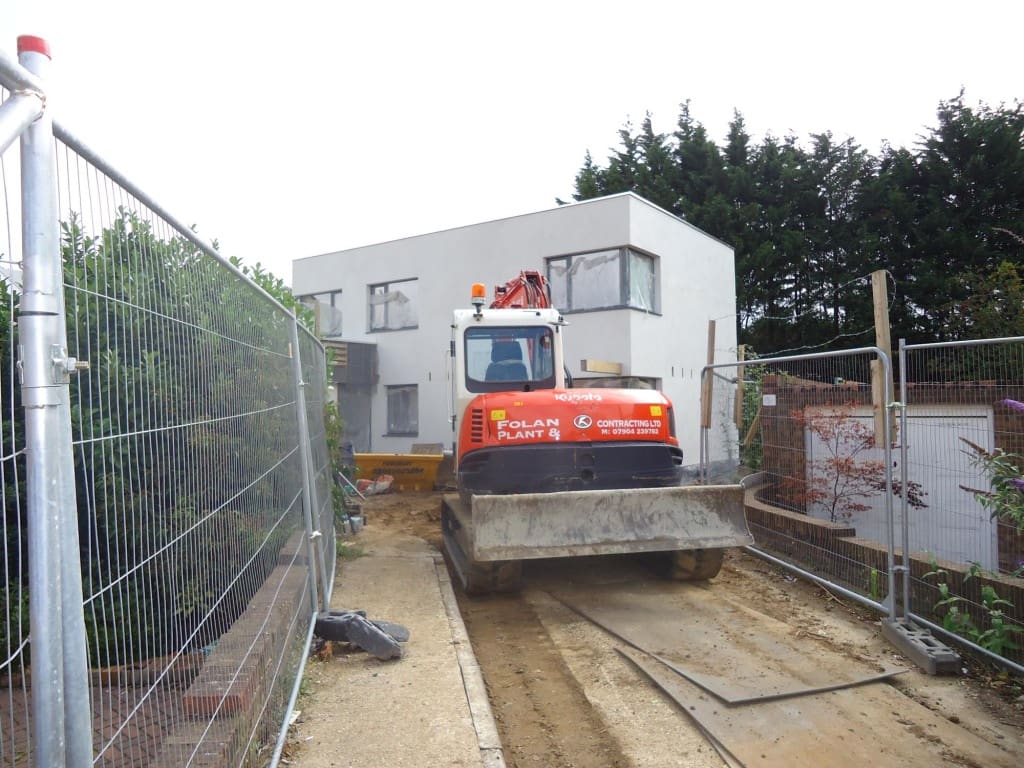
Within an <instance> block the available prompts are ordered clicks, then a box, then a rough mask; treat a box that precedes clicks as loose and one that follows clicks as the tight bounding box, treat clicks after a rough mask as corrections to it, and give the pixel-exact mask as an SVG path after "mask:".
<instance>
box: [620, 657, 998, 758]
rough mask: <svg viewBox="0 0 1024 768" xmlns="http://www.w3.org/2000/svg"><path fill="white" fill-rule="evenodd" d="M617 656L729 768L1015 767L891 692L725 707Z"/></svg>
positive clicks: (682, 681)
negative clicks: (668, 701)
mask: <svg viewBox="0 0 1024 768" xmlns="http://www.w3.org/2000/svg"><path fill="white" fill-rule="evenodd" d="M620 652H621V653H622V655H623V656H625V657H626V658H628V659H629V660H630V661H631V662H633V664H634V665H636V666H637V667H638V668H639V669H640V670H641V671H642V672H643V673H644V674H645V675H646V676H647V677H648V678H650V679H651V681H652V682H654V683H655V685H657V686H658V687H659V688H661V689H662V690H663V691H664V692H665V693H667V694H668V695H669V696H670V697H671V698H672V699H674V700H675V702H676V703H677V704H678V705H679V706H680V708H681V709H682V710H683V711H684V712H685V713H686V715H687V716H689V717H690V719H691V720H693V722H694V723H695V724H696V725H697V727H698V728H699V729H700V731H701V733H703V734H704V736H705V738H707V739H708V741H709V742H710V743H711V744H712V746H714V747H715V749H716V750H717V751H718V753H719V755H720V756H721V757H722V759H723V761H724V762H725V763H726V765H728V766H730V768H734V767H737V766H739V767H743V766H759V767H760V768H830V767H831V766H837V767H839V766H871V767H872V768H890V767H891V768H908V767H913V768H917V767H918V766H920V768H934V766H939V765H964V766H976V765H984V766H986V767H987V768H997V767H998V768H1017V765H1016V761H1015V760H1014V759H1013V757H1012V756H1010V755H1007V754H1006V753H1005V752H1003V751H1001V750H999V749H998V748H997V747H996V746H994V745H992V744H989V743H988V742H986V741H984V740H983V739H980V738H978V737H977V736H975V735H974V734H972V733H970V732H969V731H967V730H965V729H963V728H961V727H960V726H959V725H955V724H953V723H950V722H949V721H948V720H946V719H945V718H943V717H940V716H939V715H937V714H935V713H934V712H931V711H930V710H928V709H926V708H925V707H923V706H921V705H920V704H918V703H916V702H915V701H913V700H911V699H909V698H907V697H906V696H904V695H903V694H902V693H900V692H899V691H898V690H896V689H895V688H893V687H892V686H890V685H884V684H880V683H874V684H871V685H865V686H860V687H857V688H851V689H846V690H838V691H832V692H829V693H818V694H814V695H810V696H803V697H800V698H789V699H783V700H775V701H767V702H760V703H756V704H748V705H743V706H728V705H723V704H722V703H721V702H720V701H718V700H717V699H715V698H714V697H712V696H711V695H709V694H708V692H707V691H705V690H703V689H702V688H701V687H699V686H697V685H694V684H693V683H691V682H690V681H689V680H687V679H686V678H684V677H682V676H680V675H677V674H675V673H674V672H673V671H672V670H670V669H668V668H667V667H665V666H664V665H663V664H660V663H659V662H657V661H655V660H654V659H652V658H650V657H648V656H646V655H644V654H643V653H640V652H638V651H636V650H634V649H632V648H626V649H620ZM883 745H884V746H883Z"/></svg>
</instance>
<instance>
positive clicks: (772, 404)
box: [705, 338, 1024, 664]
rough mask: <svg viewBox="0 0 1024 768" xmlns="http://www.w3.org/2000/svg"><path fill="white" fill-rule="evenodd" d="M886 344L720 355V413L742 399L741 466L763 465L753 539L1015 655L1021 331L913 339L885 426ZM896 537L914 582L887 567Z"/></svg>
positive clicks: (1022, 586)
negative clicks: (880, 371) (878, 389)
mask: <svg viewBox="0 0 1024 768" xmlns="http://www.w3.org/2000/svg"><path fill="white" fill-rule="evenodd" d="M875 358H876V354H875V353H874V352H873V351H871V350H866V351H853V352H850V353H824V354H822V355H819V356H799V357H797V358H775V359H771V358H768V359H762V360H758V361H751V362H748V363H746V364H744V365H742V366H739V367H737V368H732V367H729V366H719V367H717V368H716V374H717V375H716V377H715V383H714V385H713V386H712V387H711V392H712V394H713V397H714V399H715V402H716V404H715V406H714V407H713V408H712V411H711V412H712V413H720V412H721V411H722V410H723V409H724V408H725V407H726V405H727V404H728V403H733V404H734V406H733V407H734V408H736V409H738V411H739V413H738V418H737V425H738V427H739V429H738V432H737V433H736V434H737V437H736V440H737V452H738V454H739V456H740V459H741V464H742V466H741V472H742V473H752V472H761V473H763V474H762V475H761V478H762V482H761V483H760V485H758V486H757V488H756V490H754V491H752V492H751V493H750V494H748V499H747V509H746V511H747V520H748V523H749V525H750V528H751V532H752V533H753V535H754V538H755V540H756V543H757V544H756V545H757V547H758V548H759V549H761V550H763V551H765V552H767V553H770V554H772V555H775V556H777V557H780V558H782V559H783V560H785V561H787V562H790V563H792V564H793V565H795V566H797V567H799V568H802V569H804V570H807V571H809V572H811V573H813V574H815V575H816V576H818V577H819V578H822V579H824V580H826V581H828V582H830V583H832V584H834V585H836V586H839V587H842V588H843V589H846V590H850V591H851V592H854V593H856V594H857V595H859V596H861V597H862V598H863V599H864V600H865V601H867V602H872V603H875V604H877V605H878V606H879V607H881V606H882V603H883V602H885V603H886V608H887V609H889V608H890V607H892V606H890V604H889V601H888V600H887V599H886V598H887V597H888V596H889V592H890V591H891V587H892V586H893V585H894V586H895V588H896V594H895V595H893V602H894V603H895V605H896V606H899V607H900V608H901V609H902V610H901V612H903V610H905V611H908V612H910V613H912V614H913V615H916V616H919V617H921V618H924V619H927V620H928V621H931V622H933V623H935V624H936V625H937V626H940V627H943V628H944V629H946V630H947V631H948V632H950V633H952V634H954V635H957V636H959V637H960V638H961V639H963V640H964V641H965V642H967V643H969V644H974V645H975V646H977V647H979V648H981V649H983V650H986V651H989V652H991V653H994V654H997V655H1001V656H1002V657H1004V658H1005V659H1008V660H1010V661H1011V662H1014V663H1017V664H1019V663H1020V662H1021V661H1022V660H1024V654H1022V652H1021V649H1020V647H1019V646H1021V645H1024V643H1021V642H1020V640H1021V639H1022V638H1024V624H1022V621H1024V615H1022V613H1024V579H1022V578H1021V576H1022V567H1024V528H1022V521H1024V458H1022V456H1024V404H1022V403H1024V374H1022V371H1024V340H1022V339H1019V338H1018V339H1009V340H984V341H979V342H969V343H965V342H960V343H954V344H948V345H939V344H930V345H921V346H918V347H913V346H909V347H906V348H905V349H904V350H902V351H901V354H900V357H899V358H898V359H897V361H896V367H895V370H896V371H897V372H898V373H899V374H900V380H898V381H897V382H895V384H896V387H895V388H894V389H893V390H892V391H893V400H894V401H895V402H894V404H893V407H892V408H891V409H890V410H891V411H892V415H893V418H892V423H891V426H890V431H889V433H888V439H887V438H886V432H885V430H884V426H883V425H882V424H881V421H880V420H878V419H876V415H877V414H878V413H879V412H880V411H879V403H880V399H879V398H878V397H876V396H873V394H872V393H873V385H872V380H873V376H875V375H877V374H876V373H875V368H877V363H876V362H875ZM737 370H738V371H740V372H741V375H735V374H733V375H730V374H732V372H734V371H737ZM730 381H731V383H732V386H731V387H730V386H729V382H730ZM901 381H902V383H903V385H904V386H903V388H902V389H901V388H900V384H901ZM737 392H740V393H742V394H737ZM901 405H902V406H905V407H901ZM735 415H736V414H735V413H734V416H735ZM713 423H717V422H713ZM705 432H706V433H705V441H706V449H705V454H706V456H707V457H708V461H709V464H710V465H711V466H713V463H714V458H715V457H716V456H722V455H728V454H729V448H728V446H727V445H724V442H725V441H726V440H727V439H728V433H727V432H725V431H722V430H721V429H716V428H714V427H712V428H709V429H707V430H706V431H705ZM886 442H889V443H890V445H891V446H892V448H891V451H890V455H889V457H888V462H889V464H888V465H887V464H886V460H887V459H886V456H885V451H884V446H885V444H886ZM712 479H714V476H713V475H712ZM887 489H888V492H887ZM890 503H891V507H892V526H891V532H890V523H889V514H888V510H887V506H889V504H890ZM904 518H905V519H906V520H905V525H904ZM904 531H905V533H904ZM890 536H891V541H892V545H893V551H894V556H895V560H896V563H897V564H899V565H901V567H903V566H904V565H905V567H906V569H907V573H908V576H907V578H908V581H907V582H906V585H905V586H904V582H903V575H902V573H894V574H893V575H892V582H890V573H889V571H890V568H889V559H888V552H889V544H890ZM904 552H907V553H909V557H908V558H907V561H906V563H905V564H904V557H903V553H904ZM904 594H905V595H906V597H907V598H908V599H909V603H907V604H906V605H904V604H903V597H904Z"/></svg>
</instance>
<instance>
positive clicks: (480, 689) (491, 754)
mask: <svg viewBox="0 0 1024 768" xmlns="http://www.w3.org/2000/svg"><path fill="white" fill-rule="evenodd" d="M434 568H435V570H436V571H437V581H438V584H439V586H440V588H441V600H442V602H443V603H444V610H445V613H446V614H447V615H448V624H449V626H450V627H451V630H452V642H453V643H454V645H455V654H456V657H457V658H458V660H459V669H460V671H461V672H462V684H463V687H464V689H465V691H466V700H467V701H468V702H469V713H470V717H472V718H473V728H474V729H475V730H476V737H477V743H478V744H479V746H480V757H481V758H482V760H483V764H484V768H505V753H504V751H503V750H502V746H501V739H500V738H499V736H498V726H497V724H496V723H495V721H494V713H493V712H492V711H491V703H490V701H489V700H488V698H487V688H486V686H485V685H484V678H483V674H482V673H481V672H480V665H479V664H478V663H477V661H476V655H475V654H474V653H473V646H472V645H470V642H469V634H468V633H467V632H466V625H465V624H464V623H463V621H462V615H461V614H460V613H459V606H458V603H457V602H456V600H455V591H454V589H453V588H452V581H451V579H450V578H449V577H448V569H447V567H445V564H444V559H443V558H442V557H441V556H440V555H435V556H434Z"/></svg>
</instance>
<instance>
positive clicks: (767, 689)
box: [554, 582, 906, 704]
mask: <svg viewBox="0 0 1024 768" xmlns="http://www.w3.org/2000/svg"><path fill="white" fill-rule="evenodd" d="M554 596H555V597H556V598H557V599H558V600H560V601H561V602H562V603H564V604H565V605H566V606H568V607H569V608H571V609H572V610H574V611H576V612H577V613H579V614H580V615H582V616H584V617H586V618H587V619H589V620H590V621H592V622H594V623H595V624H597V625H598V626H600V627H602V628H603V629H605V630H606V631H608V632H610V633H611V634H613V635H615V636H616V637H618V638H620V639H621V640H623V641H625V642H627V643H629V644H630V645H632V646H633V647H634V648H638V649H639V650H641V651H644V652H645V653H648V654H650V655H651V656H654V657H656V658H657V659H658V660H660V661H662V662H664V663H665V664H666V665H670V666H671V668H672V669H673V670H675V671H676V672H677V673H678V674H680V675H684V676H685V677H687V678H688V679H689V680H691V681H693V682H694V683H696V684H697V685H699V686H701V687H702V688H704V689H706V690H708V691H710V692H711V693H713V694H714V695H715V696H717V697H718V698H720V699H721V700H722V701H724V702H726V703H728V704H740V703H746V702H750V701H758V700H767V699H777V698H783V697H787V696H798V695H804V694H808V693H815V692H820V691H824V690H833V689H836V688H842V687H848V686H852V685H860V684H863V683H866V682H871V681H875V680H879V679H881V678H885V677H889V676H892V675H896V674H899V673H901V672H906V669H905V668H903V667H889V666H882V665H876V664H871V663H868V662H862V661H857V660H855V659H851V658H850V657H849V656H848V655H844V654H841V653H838V652H836V651H834V650H832V649H831V648H830V647H829V646H828V644H827V643H826V642H823V641H822V639H821V638H819V637H817V636H814V635H811V634H804V635H803V636H801V635H799V634H795V633H794V632H793V629H792V627H790V626H788V625H786V624H784V623H782V622H780V621H777V620H776V619H773V618H771V617H770V616H767V615H765V614H762V613H759V612H757V611H753V610H750V609H749V608H746V607H745V606H742V605H738V604H736V603H733V602H731V601H729V600H726V599H723V598H722V597H721V596H720V595H718V594H716V592H715V589H714V586H713V585H712V586H711V587H710V588H700V587H693V586H689V585H688V586H685V587H683V586H682V585H679V584H672V583H664V582H630V583H623V584H606V585H601V586H593V585H592V586H588V587H587V588H586V589H580V590H574V589H572V588H571V587H566V588H564V589H559V590H557V591H556V592H555V593H554Z"/></svg>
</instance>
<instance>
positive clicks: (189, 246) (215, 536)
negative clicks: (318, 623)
mask: <svg viewBox="0 0 1024 768" xmlns="http://www.w3.org/2000/svg"><path fill="white" fill-rule="evenodd" d="M31 54H33V55H36V56H38V55H42V54H41V52H40V51H38V50H33V51H31ZM0 81H2V82H3V83H4V85H5V86H6V87H8V88H11V89H19V95H22V91H23V90H24V88H25V86H26V85H29V86H34V85H35V84H36V80H34V79H33V77H32V76H31V75H29V74H27V73H25V72H24V71H23V70H20V69H18V68H17V67H16V65H14V64H13V63H12V62H10V61H8V60H7V59H6V58H3V57H0ZM4 96H5V102H4V104H6V103H7V102H8V101H9V100H10V95H9V93H5V94H4ZM20 110H22V106H21V105H20V104H19V105H18V107H17V111H12V110H7V111H5V110H4V109H3V108H0V134H2V133H4V132H5V131H8V132H9V131H16V130H22V128H23V126H22V123H24V122H25V121H24V119H23V117H22V112H21V111H20ZM8 114H13V115H14V117H13V118H10V119H8V118H7V117H5V116H6V115H8ZM28 131H29V133H28V134H26V137H27V138H26V137H23V140H22V146H23V149H22V159H21V161H20V162H17V158H14V161H13V162H12V157H11V155H12V153H11V152H7V153H5V154H4V156H3V161H4V178H5V186H4V190H3V194H4V200H3V202H4V204H5V208H6V211H7V217H6V218H5V224H4V225H3V226H4V230H5V231H4V235H5V237H4V240H3V242H4V243H5V252H4V255H3V256H2V257H0V258H2V264H0V267H2V269H0V284H2V287H3V294H2V295H3V299H4V301H3V310H0V311H3V312H4V313H5V314H4V315H3V316H2V317H0V332H2V333H3V334H4V338H3V340H2V342H3V343H2V345H0V355H2V360H3V367H2V385H0V409H2V414H3V428H2V434H0V449H2V465H0V479H2V482H3V501H4V533H5V536H4V541H5V548H4V568H5V576H6V579H5V589H4V593H3V595H4V612H3V623H2V627H3V633H4V636H3V639H2V643H3V645H2V650H3V651H4V652H5V659H4V668H3V670H2V671H0V765H5V766H15V765H17V766H22V765H26V766H27V765H29V764H35V765H47V766H57V765H89V764H102V765H104V766H142V765H147V766H148V765H167V766H178V765H199V764H202V765H209V764H213V763H216V764H218V765H220V764H224V765H239V766H241V765H263V764H266V763H267V762H268V761H269V760H270V759H271V753H272V751H273V746H274V743H275V740H278V741H279V734H281V733H283V729H284V727H285V726H286V722H285V721H286V709H287V707H288V705H289V701H290V700H291V699H292V697H293V694H294V692H295V691H296V690H297V683H298V677H299V674H300V670H301V666H302V662H303V660H304V658H305V653H306V651H307V647H308V640H309V637H310V632H311V623H312V617H313V614H314V612H315V611H316V610H317V609H318V608H319V607H320V605H321V602H322V601H319V600H316V599H315V597H314V596H315V595H318V594H319V596H321V597H322V598H323V601H326V599H327V598H328V597H329V593H330V583H331V579H332V578H333V562H334V524H333V514H332V506H331V493H330V472H329V470H328V463H329V459H328V453H327V448H326V444H325V442H324V440H325V430H324V418H323V401H324V388H325V386H326V370H325V358H324V350H323V348H322V346H321V345H320V344H319V342H317V340H316V339H315V338H314V337H312V336H311V335H310V334H309V333H308V332H306V331H305V330H304V329H297V328H296V320H295V317H294V315H293V314H292V313H291V312H289V311H288V310H286V309H285V308H284V307H282V306H281V305H280V304H279V303H278V302H276V301H275V300H274V299H273V298H271V297H270V296H269V295H268V294H267V293H266V292H265V291H263V290H262V289H260V288H259V287H257V286H256V285H255V284H254V283H252V282H251V281H250V280H249V279H247V278H246V277H245V276H244V275H243V274H242V273H241V272H240V271H239V270H238V269H237V268H235V267H234V266H233V265H231V264H230V263H228V262H227V261H225V260H224V259H222V258H221V257H220V256H218V255H217V254H216V252H215V251H213V249H211V248H210V247H209V246H208V245H207V244H205V243H203V242H202V241H201V240H199V239H198V238H197V237H196V236H195V235H194V234H193V233H192V232H191V231H190V230H188V229H187V228H185V227H183V226H182V225H181V224H180V222H178V221H176V220H175V219H174V218H173V217H171V216H169V215H168V214H166V213H165V212H164V211H162V209H160V208H159V206H157V205H156V204H155V203H154V202H153V201H151V200H149V199H148V198H147V197H146V196H145V195H143V194H142V193H141V192H140V191H139V190H138V189H136V188H135V187H134V186H133V185H131V184H130V182H128V181H127V180H126V179H124V178H123V177H122V176H120V175H119V174H118V173H116V172H115V171H114V170H113V169H111V168H110V167H109V166H107V165H106V164H105V163H103V161H102V160H100V159H99V158H98V157H96V155H95V154H94V153H92V152H90V151H89V150H88V149H87V148H85V147H84V146H83V145H82V144H81V142H79V141H77V140H76V139H74V137H72V136H71V135H70V134H69V133H68V132H67V131H66V130H64V129H61V128H60V127H59V126H58V127H55V133H56V135H57V137H58V139H57V140H54V139H53V138H52V137H45V136H44V137H43V138H42V139H40V137H39V136H38V135H31V134H32V132H35V131H43V132H44V133H46V134H48V133H49V123H47V122H46V121H45V120H40V121H36V123H34V124H33V125H32V127H31V128H29V129H28ZM10 143H11V142H10V141H8V140H5V141H4V146H7V145H9V144H10ZM26 146H28V147H29V149H28V150H26V149H25V147H26ZM26 152H30V153H35V154H36V155H38V156H39V157H40V158H42V159H41V160H40V161H38V162H36V161H33V160H32V158H31V157H29V156H28V155H27V154H26ZM40 168H43V169H44V170H43V171H40ZM47 168H48V170H45V169H47ZM19 175H20V176H21V177H22V182H23V187H24V188H26V189H28V190H29V191H28V192H27V193H26V198H25V200H24V202H21V201H19V200H18V198H17V196H16V195H12V194H11V191H10V189H9V188H8V185H7V183H6V180H7V179H8V178H11V177H13V178H15V179H17V177H18V176H19ZM22 211H23V212H24V216H22V214H21V212H22ZM19 218H24V220H25V221H26V222H27V223H26V224H25V227H26V229H25V232H26V234H25V236H24V237H22V236H21V234H20V231H19V229H18V224H17V222H18V220H19ZM33 227H36V228H37V229H43V230H45V229H47V228H48V230H49V232H50V234H49V235H46V234H45V233H43V234H38V233H37V232H36V231H35V230H33V229H32V228H33ZM47 238H49V239H47ZM47 259H49V262H47V261H46V260H47ZM61 276H62V277H61ZM61 280H62V281H63V284H61ZM47 281H50V282H52V286H51V285H50V283H49V282H47ZM47 302H49V303H47ZM65 321H66V324H65ZM45 323H51V324H52V323H56V325H55V326H54V327H55V328H56V329H57V330H56V331H55V332H51V331H49V330H47V328H46V327H44V324H45ZM37 328H38V329H42V330H36V329H37ZM30 331H31V332H32V333H34V334H35V335H33V336H31V338H29V334H30ZM45 333H51V336H50V337H47V336H45ZM65 334H66V339H65V338H64V337H65ZM297 340H298V341H297ZM19 350H21V355H22V358H21V360H20V363H19V365H20V367H19V365H16V362H19V361H18V354H19ZM17 370H21V371H22V372H23V376H24V379H25V382H24V383H23V384H22V385H21V386H19V384H21V382H19V381H18V377H17V376H16V375H15V374H16V371H17ZM297 370H298V371H301V377H297V375H296V372H297ZM33 377H35V378H33ZM38 378H42V379H45V381H43V383H42V384H40V385H39V386H38V387H36V388H33V386H32V382H33V381H34V380H35V379H38ZM299 378H301V382H300V381H299V380H298V379H299ZM37 411H38V414H37ZM44 413H56V414H58V415H59V414H60V413H63V414H64V419H65V422H66V424H67V427H66V428H62V427H60V421H59V419H55V420H53V423H54V424H56V427H47V428H46V429H40V428H37V427H34V426H33V423H34V422H33V420H38V419H41V418H43V417H42V416H40V415H39V414H44ZM300 422H304V423H305V426H306V427H307V429H306V435H308V442H306V443H304V442H303V441H302V440H301V437H300ZM33 441H34V442H33ZM304 457H306V458H307V461H306V462H304V461H303V458H304ZM41 461H45V462H50V463H47V464H41V463H40V462H41ZM62 467H64V468H66V469H62ZM47 473H49V474H47ZM33 477H35V478H37V480H36V481H35V482H33V481H32V478H33ZM44 479H45V480H46V482H43V480H44ZM41 486H46V487H45V488H41ZM45 494H49V495H45ZM304 504H305V505H306V506H305V507H304ZM62 514H63V515H67V516H68V521H67V522H64V523H61V522H60V515H62ZM28 530H32V531H34V532H35V534H34V537H33V536H29V535H27V534H26V531H28ZM72 534H73V535H72ZM76 576H77V577H80V580H81V584H82V586H83V590H82V591H81V592H79V593H77V596H76V593H75V590H74V586H75V585H74V583H73V582H74V581H75V578H74V577H76ZM83 593H84V594H83ZM69 596H70V597H69ZM69 601H70V602H69ZM323 604H326V602H323ZM30 625H31V638H32V642H31V643H29V636H30V632H29V629H30ZM54 638H55V639H54ZM29 648H31V651H32V655H31V658H29V655H28V650H29ZM76 653H78V654H79V656H80V657H81V658H80V659H79V661H81V662H82V663H81V665H80V670H79V665H78V664H77V663H76V660H75V659H74V658H73V656H74V654H76ZM86 661H87V666H86V663H85V662H86ZM30 669H31V673H30ZM33 683H34V684H33ZM83 739H84V742H83Z"/></svg>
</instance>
